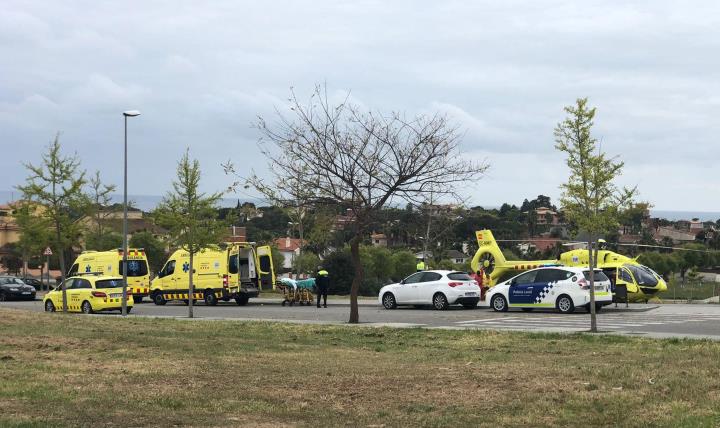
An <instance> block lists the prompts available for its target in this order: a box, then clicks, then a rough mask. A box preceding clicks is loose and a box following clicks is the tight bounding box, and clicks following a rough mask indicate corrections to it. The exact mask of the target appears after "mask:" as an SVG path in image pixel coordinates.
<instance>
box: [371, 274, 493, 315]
mask: <svg viewBox="0 0 720 428" xmlns="http://www.w3.org/2000/svg"><path fill="white" fill-rule="evenodd" d="M479 300H480V287H478V284H477V282H476V281H475V280H474V279H472V278H470V276H469V275H468V274H466V273H465V272H455V271H451V270H426V271H422V272H417V273H414V274H412V275H410V276H408V277H407V278H405V279H404V280H402V281H400V282H399V283H397V284H390V285H386V286H384V287H383V288H381V289H380V293H379V294H378V301H379V302H380V304H381V305H383V306H384V307H385V309H395V308H396V307H397V306H398V305H433V307H434V308H435V309H438V310H443V309H447V308H448V306H450V305H457V304H459V305H463V307H465V308H467V309H471V308H474V307H475V306H476V305H477V303H478V301H479Z"/></svg>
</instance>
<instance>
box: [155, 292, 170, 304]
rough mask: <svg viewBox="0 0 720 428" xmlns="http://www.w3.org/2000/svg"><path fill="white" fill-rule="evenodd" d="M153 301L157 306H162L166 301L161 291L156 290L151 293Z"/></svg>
mask: <svg viewBox="0 0 720 428" xmlns="http://www.w3.org/2000/svg"><path fill="white" fill-rule="evenodd" d="M152 300H153V303H155V304H156V305H158V306H162V305H164V304H165V303H167V300H165V296H163V294H162V292H161V291H156V292H155V293H153V295H152Z"/></svg>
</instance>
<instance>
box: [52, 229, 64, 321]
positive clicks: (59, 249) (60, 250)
mask: <svg viewBox="0 0 720 428" xmlns="http://www.w3.org/2000/svg"><path fill="white" fill-rule="evenodd" d="M55 227H56V233H55V236H56V238H57V242H58V245H57V252H58V259H59V261H60V280H61V281H62V306H63V312H67V311H68V304H67V287H66V286H65V251H64V249H63V248H62V244H61V242H62V240H61V239H60V224H59V222H58V223H56V224H55ZM48 269H49V267H48ZM48 272H49V270H48ZM48 276H50V275H48Z"/></svg>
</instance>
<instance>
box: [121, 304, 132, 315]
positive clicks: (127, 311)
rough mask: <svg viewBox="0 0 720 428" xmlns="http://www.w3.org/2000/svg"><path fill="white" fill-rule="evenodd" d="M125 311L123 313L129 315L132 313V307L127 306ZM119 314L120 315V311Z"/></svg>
mask: <svg viewBox="0 0 720 428" xmlns="http://www.w3.org/2000/svg"><path fill="white" fill-rule="evenodd" d="M125 311H126V312H125V313H128V314H129V313H130V312H131V311H132V306H128V307H127V308H125ZM120 312H121V313H122V309H120Z"/></svg>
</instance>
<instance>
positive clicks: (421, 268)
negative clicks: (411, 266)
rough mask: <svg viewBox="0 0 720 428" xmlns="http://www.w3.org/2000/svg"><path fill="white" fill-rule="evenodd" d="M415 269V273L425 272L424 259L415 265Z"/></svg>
mask: <svg viewBox="0 0 720 428" xmlns="http://www.w3.org/2000/svg"><path fill="white" fill-rule="evenodd" d="M415 269H416V271H417V272H420V271H424V270H425V259H420V261H419V262H417V264H416V265H415Z"/></svg>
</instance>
